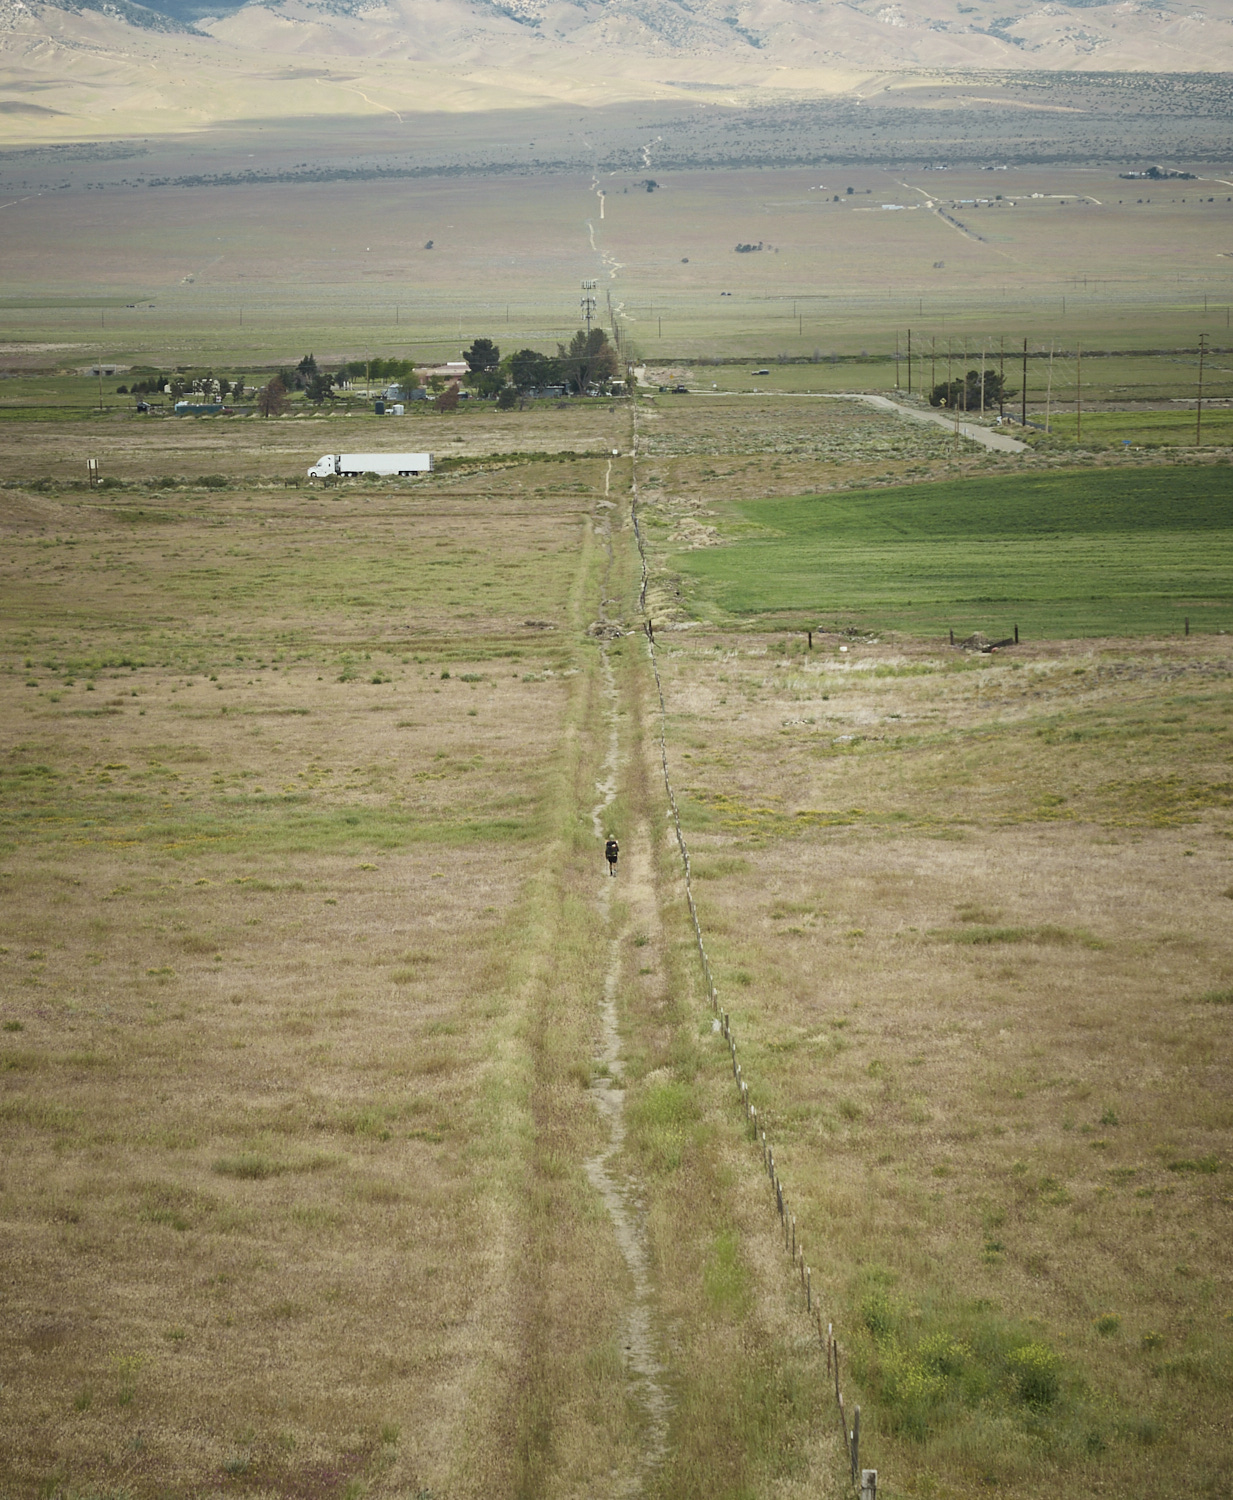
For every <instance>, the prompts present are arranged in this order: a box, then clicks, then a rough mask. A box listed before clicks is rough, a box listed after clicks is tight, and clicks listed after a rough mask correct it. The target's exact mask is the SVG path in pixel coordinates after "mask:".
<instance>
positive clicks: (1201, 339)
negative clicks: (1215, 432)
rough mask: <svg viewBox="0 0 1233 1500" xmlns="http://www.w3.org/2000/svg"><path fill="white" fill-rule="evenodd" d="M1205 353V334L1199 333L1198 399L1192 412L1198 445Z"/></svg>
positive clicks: (1195, 442) (1201, 423) (1201, 427)
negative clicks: (1193, 412)
mask: <svg viewBox="0 0 1233 1500" xmlns="http://www.w3.org/2000/svg"><path fill="white" fill-rule="evenodd" d="M1206 353H1207V335H1206V334H1205V333H1201V334H1200V335H1199V399H1198V402H1197V403H1196V405H1195V414H1194V445H1195V447H1196V448H1197V447H1199V445H1200V444H1201V443H1202V441H1203V356H1204V355H1205V354H1206Z"/></svg>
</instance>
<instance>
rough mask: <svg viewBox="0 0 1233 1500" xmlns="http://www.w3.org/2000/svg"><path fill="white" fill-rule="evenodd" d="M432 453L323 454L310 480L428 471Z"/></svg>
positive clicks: (430, 465)
mask: <svg viewBox="0 0 1233 1500" xmlns="http://www.w3.org/2000/svg"><path fill="white" fill-rule="evenodd" d="M431 471H432V454H431V453H323V454H322V455H321V457H320V458H319V459H318V460H317V462H316V463H315V464H314V465H313V466H312V468H311V469H309V471H308V477H309V478H310V479H330V478H332V477H334V476H335V475H337V477H338V478H339V479H355V478H358V477H359V475H361V474H381V475H390V474H428V473H431Z"/></svg>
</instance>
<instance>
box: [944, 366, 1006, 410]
mask: <svg viewBox="0 0 1233 1500" xmlns="http://www.w3.org/2000/svg"><path fill="white" fill-rule="evenodd" d="M1016 394H1017V392H1015V391H1012V390H1011V389H1010V388H1009V387H1008V386H1007V385H1006V383H1005V381H1004V379H1003V378H1002V376H1001V375H999V374H997V373H996V371H994V370H986V371H985V377H984V389H983V392H982V389H981V375H980V371H979V370H969V371H968V373H967V375H966V376H964V378H963V379H961V380H950V381H946V380H943V381H940V382H939V383H938V384H937V385H935V386H934V388H933V389H932V390H931V391H930V392H929V405H930V406H945V407H948V408H949V409H950V410H951V411H956V410H958V411H989V410H990V409H991V408H996V407H999V406H1001V405H1002V403H1003V402H1004V401H1008V400H1009V399H1010V398H1011V397H1012V396H1014V395H1016Z"/></svg>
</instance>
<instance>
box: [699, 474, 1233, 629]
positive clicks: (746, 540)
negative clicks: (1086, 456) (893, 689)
mask: <svg viewBox="0 0 1233 1500" xmlns="http://www.w3.org/2000/svg"><path fill="white" fill-rule="evenodd" d="M1230 484H1231V481H1230V471H1229V468H1228V467H1227V465H1226V464H1223V463H1221V464H1215V465H1212V464H1207V465H1199V464H1191V465H1184V464H1174V465H1169V466H1166V467H1158V468H1144V469H1133V470H1126V469H1123V468H1117V469H1104V470H1101V469H1092V468H1085V469H1069V470H1066V469H1062V470H1049V471H1047V472H1037V473H1032V474H1019V475H1011V474H1001V475H998V476H997V477H994V476H992V475H988V476H974V477H971V478H964V479H961V480H943V481H939V482H935V483H932V484H917V485H911V486H907V487H901V488H895V489H889V490H881V489H879V490H871V489H854V490H843V489H840V490H832V491H829V492H827V493H823V494H816V495H804V496H796V497H786V498H782V499H780V498H776V499H770V500H760V501H746V502H742V503H740V504H737V505H734V506H733V507H731V508H730V509H728V510H727V512H726V514H723V515H722V518H721V519H720V520H719V523H718V534H719V537H720V538H721V539H725V545H720V546H715V547H707V548H699V549H697V550H692V551H690V552H688V553H686V554H682V555H681V556H680V557H679V565H680V568H681V571H682V574H683V575H684V576H685V577H686V578H687V579H688V580H689V582H690V585H691V590H692V594H691V598H692V600H693V603H694V605H695V607H696V608H698V609H699V610H701V611H702V612H704V613H705V612H707V610H708V609H709V608H710V607H712V606H714V607H717V608H718V609H720V610H722V611H723V612H724V613H725V615H727V616H732V617H737V618H747V617H750V616H769V617H773V618H776V619H779V620H781V621H783V622H785V623H788V622H789V621H790V622H792V623H794V624H797V625H798V626H799V625H804V626H805V627H806V628H811V627H812V628H820V627H822V626H833V625H841V626H849V625H852V626H856V627H858V628H861V629H871V630H896V631H904V632H906V633H908V634H911V635H928V636H934V637H939V636H947V637H948V638H949V632H950V631H951V630H954V631H955V632H956V635H957V636H959V637H960V638H963V637H966V636H968V635H970V634H972V633H973V632H974V631H977V630H981V631H984V632H986V633H988V634H990V635H991V636H993V637H995V638H998V639H1001V638H1003V637H1005V636H1008V635H1011V634H1012V633H1013V631H1014V628H1015V626H1016V625H1017V626H1018V627H1019V629H1020V630H1021V632H1023V633H1024V634H1025V635H1027V636H1031V637H1032V638H1034V639H1044V638H1051V639H1054V638H1075V637H1083V636H1130V635H1171V634H1176V633H1178V632H1179V631H1184V630H1185V628H1186V624H1185V622H1186V621H1187V620H1189V621H1190V628H1191V629H1194V630H1196V631H1201V632H1203V633H1205V634H1211V633H1213V632H1215V631H1230V630H1233V511H1231V509H1230Z"/></svg>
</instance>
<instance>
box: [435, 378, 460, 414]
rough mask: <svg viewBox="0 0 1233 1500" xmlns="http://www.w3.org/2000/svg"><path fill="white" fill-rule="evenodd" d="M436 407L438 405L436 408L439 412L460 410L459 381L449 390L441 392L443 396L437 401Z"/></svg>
mask: <svg viewBox="0 0 1233 1500" xmlns="http://www.w3.org/2000/svg"><path fill="white" fill-rule="evenodd" d="M435 405H436V408H437V410H438V411H457V410H458V382H457V381H454V383H453V385H451V386H450V387H449V389H448V390H444V391H442V392H441V394H440V395H439V396H438V397H437V399H436V403H435Z"/></svg>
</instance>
